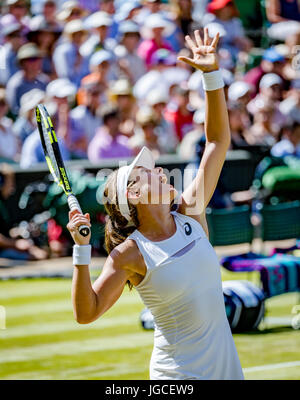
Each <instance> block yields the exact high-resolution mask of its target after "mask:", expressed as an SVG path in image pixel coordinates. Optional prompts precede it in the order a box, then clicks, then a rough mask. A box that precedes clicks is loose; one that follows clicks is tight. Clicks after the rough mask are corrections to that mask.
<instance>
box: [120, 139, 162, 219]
mask: <svg viewBox="0 0 300 400" xmlns="http://www.w3.org/2000/svg"><path fill="white" fill-rule="evenodd" d="M134 167H145V168H148V169H153V168H154V167H155V161H154V158H153V155H152V153H151V151H150V150H149V149H148V148H147V147H146V146H144V147H143V148H142V150H141V151H140V152H139V154H138V155H137V156H136V158H135V159H134V160H133V161H132V163H131V164H129V165H125V166H123V167H121V168H119V170H118V175H117V196H118V203H119V209H120V212H121V214H122V215H123V217H125V218H126V219H127V221H130V220H131V217H130V210H129V206H128V201H127V185H128V179H129V176H130V174H131V171H132V170H133V168H134Z"/></svg>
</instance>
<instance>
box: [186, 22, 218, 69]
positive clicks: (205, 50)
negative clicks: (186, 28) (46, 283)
mask: <svg viewBox="0 0 300 400" xmlns="http://www.w3.org/2000/svg"><path fill="white" fill-rule="evenodd" d="M194 36H195V38H194V40H193V39H192V38H191V37H190V36H189V35H187V36H185V40H186V44H187V46H188V48H189V49H190V50H191V52H192V54H193V58H189V57H184V56H180V57H178V60H180V61H183V62H185V63H187V64H189V65H191V66H192V67H194V68H196V69H200V70H201V71H203V72H211V71H215V70H217V69H219V63H218V57H217V45H218V41H219V33H217V34H216V36H215V37H214V38H210V37H209V35H208V29H207V28H204V38H203V40H202V38H201V36H200V32H199V30H196V31H195V32H194Z"/></svg>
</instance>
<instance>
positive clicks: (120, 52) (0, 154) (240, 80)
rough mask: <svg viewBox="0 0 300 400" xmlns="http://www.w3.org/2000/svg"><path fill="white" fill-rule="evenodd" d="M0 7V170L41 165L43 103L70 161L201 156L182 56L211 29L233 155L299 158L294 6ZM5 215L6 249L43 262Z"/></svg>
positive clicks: (198, 93) (94, 2) (194, 80)
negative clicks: (191, 40)
mask: <svg viewBox="0 0 300 400" xmlns="http://www.w3.org/2000/svg"><path fill="white" fill-rule="evenodd" d="M1 3H2V9H1V16H0V162H1V161H4V162H8V163H9V162H12V163H18V164H19V165H20V166H21V168H24V169H28V168H30V167H31V166H33V165H35V164H36V163H38V162H43V161H44V155H43V151H42V147H41V144H40V139H39V134H38V131H37V127H36V121H35V107H36V106H37V104H39V103H44V104H45V105H46V107H47V109H48V111H49V113H50V114H51V117H52V119H53V121H54V125H55V130H56V133H57V136H58V140H59V142H60V146H61V151H62V154H63V157H64V159H65V160H70V159H89V160H90V161H91V162H92V163H101V160H103V159H107V158H118V159H120V158H122V157H130V156H134V155H135V154H137V152H138V151H139V150H140V149H141V147H142V146H144V145H146V146H147V147H149V148H150V149H151V150H152V151H153V152H154V153H155V156H159V155H164V154H175V153H177V154H179V155H180V156H181V157H182V158H183V159H185V160H192V159H194V158H195V157H197V156H198V157H199V155H200V156H201V152H202V151H203V148H204V146H205V135H204V120H205V106H204V91H203V87H202V77H201V75H202V73H201V72H200V71H194V70H193V69H192V68H191V67H190V66H189V65H187V64H184V63H182V62H179V61H178V59H177V57H178V55H189V50H188V49H187V48H186V46H185V39H184V38H185V35H186V34H191V35H192V34H193V31H194V30H195V29H200V30H203V28H204V27H206V26H207V27H208V30H209V34H210V36H214V35H215V34H216V32H219V33H220V41H219V46H218V53H219V59H220V68H221V71H222V75H223V78H224V82H225V94H226V99H227V105H228V112H229V121H230V127H231V133H232V141H231V149H250V148H252V149H253V148H259V147H260V146H262V147H264V148H267V149H269V152H270V154H271V155H273V156H276V157H284V156H286V155H292V156H294V157H296V158H300V72H299V71H300V51H299V50H300V6H299V2H298V1H297V0H234V1H233V0H210V1H209V0H67V1H63V0H60V1H58V0H31V2H30V1H26V0H5V1H3V2H1ZM2 175H3V176H6V178H5V182H4V181H3V182H1V179H0V202H1V199H2V200H5V199H6V198H8V197H9V196H10V194H11V192H12V191H13V184H12V183H11V182H12V181H13V174H11V173H4V174H2ZM0 178H1V176H0ZM2 180H3V179H2ZM0 205H1V204H0ZM3 210H4V208H3V209H2V212H1V220H0V223H1V226H2V228H3V229H1V232H2V233H1V234H0V250H1V248H6V249H9V251H10V252H11V251H13V252H14V253H18V252H21V254H24V252H26V251H27V253H26V254H27V256H28V257H29V258H30V257H33V258H43V257H44V255H43V254H42V253H41V251H40V250H39V249H38V247H35V246H29V244H28V242H26V240H21V241H20V240H19V239H18V237H19V236H18V234H17V233H16V234H15V236H12V234H11V232H9V226H8V225H7V224H5V213H4V211H3ZM6 225H7V229H6V228H5V227H6ZM8 237H9V239H8ZM29 251H30V252H31V253H30V254H29V253H28V252H29ZM0 255H1V251H0Z"/></svg>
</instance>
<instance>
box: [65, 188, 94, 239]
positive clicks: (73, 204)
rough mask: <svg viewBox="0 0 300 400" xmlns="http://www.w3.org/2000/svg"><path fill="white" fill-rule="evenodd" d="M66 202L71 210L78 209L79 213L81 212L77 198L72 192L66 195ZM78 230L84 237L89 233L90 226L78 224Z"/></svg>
mask: <svg viewBox="0 0 300 400" xmlns="http://www.w3.org/2000/svg"><path fill="white" fill-rule="evenodd" d="M68 204H69V208H70V210H71V211H73V210H78V211H79V212H80V214H82V210H81V208H80V205H79V203H78V200H77V199H76V197H75V196H74V195H73V194H70V195H69V196H68ZM78 231H79V233H80V235H81V236H84V237H86V236H88V235H89V234H90V228H89V227H88V226H87V225H80V227H79V228H78Z"/></svg>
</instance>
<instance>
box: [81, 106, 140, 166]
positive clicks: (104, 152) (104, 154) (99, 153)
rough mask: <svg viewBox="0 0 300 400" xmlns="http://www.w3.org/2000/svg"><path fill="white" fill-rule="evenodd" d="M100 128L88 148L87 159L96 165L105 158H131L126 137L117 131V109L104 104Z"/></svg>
mask: <svg viewBox="0 0 300 400" xmlns="http://www.w3.org/2000/svg"><path fill="white" fill-rule="evenodd" d="M100 115H101V118H102V121H103V126H101V127H100V128H99V129H98V130H97V132H96V134H95V136H94V138H93V139H92V141H91V142H90V144H89V147H88V159H89V160H90V161H91V162H93V163H97V162H99V161H101V160H102V159H107V158H116V159H118V158H123V157H131V156H132V155H133V152H132V150H131V149H130V147H129V143H128V137H127V136H125V135H122V134H121V133H120V130H119V113H118V108H117V107H115V106H113V105H111V104H105V105H103V106H102V107H101V113H100Z"/></svg>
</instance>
